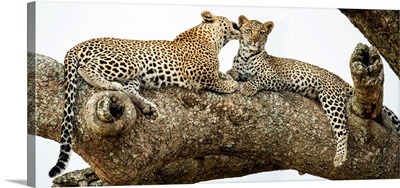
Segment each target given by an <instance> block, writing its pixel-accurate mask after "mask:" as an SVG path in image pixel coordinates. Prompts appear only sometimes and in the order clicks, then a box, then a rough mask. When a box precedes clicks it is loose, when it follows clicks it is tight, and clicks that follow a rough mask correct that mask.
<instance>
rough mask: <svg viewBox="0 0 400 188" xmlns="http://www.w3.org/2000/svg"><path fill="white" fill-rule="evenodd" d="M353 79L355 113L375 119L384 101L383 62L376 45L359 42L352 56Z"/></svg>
mask: <svg viewBox="0 0 400 188" xmlns="http://www.w3.org/2000/svg"><path fill="white" fill-rule="evenodd" d="M350 71H351V77H352V79H353V87H354V97H353V98H352V103H351V107H352V110H353V113H354V114H356V115H358V116H360V117H361V118H364V119H375V118H376V117H378V115H379V114H380V113H381V110H382V103H383V81H384V75H383V64H382V62H381V58H380V56H379V54H378V51H377V50H376V48H375V47H373V46H372V47H371V48H368V46H367V45H365V44H361V43H359V44H357V46H356V48H355V49H354V52H353V54H351V58H350Z"/></svg>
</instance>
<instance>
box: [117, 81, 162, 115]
mask: <svg viewBox="0 0 400 188" xmlns="http://www.w3.org/2000/svg"><path fill="white" fill-rule="evenodd" d="M122 85H123V87H124V92H125V94H126V95H128V96H129V98H130V99H131V100H132V102H133V104H135V105H136V106H137V107H138V108H139V109H140V110H141V111H142V113H143V114H144V115H145V117H146V118H147V119H155V118H156V117H158V115H159V112H158V110H157V107H156V105H155V104H154V103H152V102H150V101H149V100H147V99H146V98H144V97H142V96H141V95H140V94H139V92H138V91H139V86H140V80H138V79H133V80H128V81H125V82H123V83H122Z"/></svg>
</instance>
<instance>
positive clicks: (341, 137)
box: [317, 88, 348, 167]
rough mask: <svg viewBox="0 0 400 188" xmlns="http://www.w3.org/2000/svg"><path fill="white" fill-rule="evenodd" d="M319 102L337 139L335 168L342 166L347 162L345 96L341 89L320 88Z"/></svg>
mask: <svg viewBox="0 0 400 188" xmlns="http://www.w3.org/2000/svg"><path fill="white" fill-rule="evenodd" d="M317 97H318V100H319V101H320V102H321V104H322V108H323V109H324V111H325V114H326V116H327V117H328V119H329V122H330V124H331V126H332V131H333V132H334V133H335V139H336V144H337V145H336V155H335V158H334V160H333V164H334V166H335V167H338V166H341V165H342V164H343V163H344V161H346V156H347V140H348V127H347V125H346V112H345V102H346V98H345V94H344V92H341V90H340V88H329V89H324V88H318V89H317Z"/></svg>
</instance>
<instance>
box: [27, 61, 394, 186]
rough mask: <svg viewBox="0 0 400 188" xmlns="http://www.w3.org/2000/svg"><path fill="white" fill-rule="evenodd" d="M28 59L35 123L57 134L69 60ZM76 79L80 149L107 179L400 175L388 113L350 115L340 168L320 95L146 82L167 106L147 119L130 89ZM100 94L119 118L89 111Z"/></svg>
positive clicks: (32, 126)
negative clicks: (130, 98)
mask: <svg viewBox="0 0 400 188" xmlns="http://www.w3.org/2000/svg"><path fill="white" fill-rule="evenodd" d="M35 61H36V62H35ZM28 63H29V66H31V67H36V69H33V70H32V69H30V70H28V71H29V73H28V76H30V77H32V75H33V76H34V75H36V76H34V77H33V78H29V77H28V80H30V81H32V80H34V81H35V83H30V88H35V90H34V91H29V92H36V95H35V94H34V93H32V95H33V96H35V97H34V99H33V100H30V101H31V102H29V103H28V104H29V105H30V106H28V109H35V110H36V111H35V113H34V114H31V118H29V124H28V125H29V127H28V132H29V134H33V135H38V136H41V137H44V138H49V139H52V140H55V141H59V139H60V130H61V119H62V104H63V102H62V100H63V94H62V81H63V71H62V70H63V64H60V63H57V62H56V61H55V60H53V59H51V58H48V57H45V56H42V55H37V56H36V57H35V54H28ZM35 63H36V64H35ZM35 71H36V74H35ZM78 78H79V79H78V91H79V92H78V95H77V105H76V112H77V113H76V114H77V115H76V123H75V125H76V126H75V127H74V130H73V150H74V151H75V152H76V153H77V154H79V155H80V156H81V157H82V158H83V159H84V160H85V161H86V162H87V163H88V164H89V165H90V166H91V169H92V170H93V171H94V172H95V173H96V175H97V176H98V177H99V178H100V179H101V180H102V182H106V183H107V184H109V185H132V184H171V183H174V184H175V183H195V182H199V181H205V180H211V179H217V178H225V177H238V176H243V175H247V174H252V173H257V172H263V171H273V170H281V169H295V170H298V171H299V172H301V173H309V174H312V175H316V176H320V177H323V178H327V179H333V180H337V179H386V178H390V179H393V178H400V174H399V171H400V157H399V148H400V147H399V146H400V145H399V144H400V139H399V137H398V136H397V134H396V131H395V129H394V127H393V125H391V121H390V120H389V119H388V118H387V117H386V116H383V117H382V118H380V119H382V121H381V122H376V121H373V120H364V119H361V118H359V117H358V116H356V115H354V114H350V116H349V118H348V125H349V129H350V130H349V131H350V136H349V147H348V150H349V153H348V157H347V161H346V162H345V163H344V165H343V166H341V167H338V168H334V167H333V157H334V155H335V149H336V144H335V141H334V135H333V132H332V131H331V128H330V125H329V123H328V120H327V118H326V117H325V114H324V112H323V110H322V108H321V107H320V106H319V104H318V103H316V102H315V101H313V100H310V99H307V98H304V97H302V96H300V95H297V94H293V93H290V92H280V93H277V92H268V91H262V92H259V93H258V94H257V95H256V96H254V97H245V96H242V95H240V94H239V93H234V94H217V93H214V92H210V91H190V90H186V89H181V88H177V87H171V88H166V89H162V90H158V91H157V90H144V91H142V93H143V95H144V96H145V97H146V98H148V99H150V100H151V101H153V102H154V103H156V105H157V106H158V109H159V112H160V113H161V116H160V117H158V118H157V119H155V120H148V119H146V118H145V117H144V116H143V115H142V114H141V113H140V112H139V111H138V110H135V109H132V108H131V107H130V105H131V103H129V102H123V101H124V100H125V99H124V98H126V96H125V95H123V94H121V93H118V92H115V91H101V90H99V89H96V88H94V87H92V86H89V85H87V84H86V83H85V82H84V81H83V80H82V79H81V78H80V77H78ZM94 94H96V95H99V99H100V100H99V101H100V103H102V104H99V101H97V102H95V103H97V104H99V105H98V106H99V107H97V110H98V111H100V112H99V113H100V114H106V115H105V116H104V117H109V115H107V113H103V112H101V111H102V110H104V109H110V113H109V114H111V116H112V117H113V118H111V119H112V120H111V121H109V122H108V123H107V124H103V125H101V126H99V125H97V124H92V123H90V122H91V120H90V118H89V120H88V118H87V117H85V116H91V115H88V114H87V113H88V112H86V109H88V108H87V106H90V104H89V103H92V102H90V101H92V100H93V99H94V98H95V96H93V95H94ZM107 96H111V97H107ZM94 100H96V99H94ZM104 103H109V104H104ZM32 105H33V106H32ZM106 111H107V110H106ZM128 111H129V112H128ZM125 113H134V114H136V116H135V115H132V116H129V117H127V116H124V114H125ZM93 116H94V115H93ZM101 117H102V116H101ZM93 118H94V119H96V117H93ZM93 118H92V119H93ZM125 118H128V119H125ZM129 118H131V119H129ZM105 119H108V118H105ZM118 122H119V123H118ZM132 122H134V123H132ZM54 160H56V158H55V159H54ZM72 160H74V159H72ZM67 171H68V168H67ZM67 185H69V184H67ZM69 186H70V185H69Z"/></svg>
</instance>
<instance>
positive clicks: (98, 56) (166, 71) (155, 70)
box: [49, 10, 240, 177]
mask: <svg viewBox="0 0 400 188" xmlns="http://www.w3.org/2000/svg"><path fill="white" fill-rule="evenodd" d="M201 17H202V21H201V23H200V24H198V25H196V26H194V27H192V28H190V29H188V30H186V31H184V32H182V33H180V34H179V35H177V36H176V37H175V39H174V40H172V41H170V40H131V39H120V38H113V37H103V38H94V39H90V40H87V41H84V42H81V43H79V44H77V45H76V46H74V47H73V48H71V49H70V50H69V51H68V52H67V53H66V55H65V58H64V77H65V81H64V90H65V91H64V108H63V114H64V116H63V119H62V123H61V126H62V127H61V129H62V132H61V141H60V152H59V157H58V160H57V163H56V165H55V166H54V167H52V168H51V170H50V171H49V176H50V177H55V176H57V175H59V174H61V173H62V172H63V171H64V170H65V169H66V166H67V164H68V162H69V160H70V155H71V149H72V130H73V128H74V125H73V120H74V118H75V116H74V106H75V103H76V102H75V101H76V92H77V79H78V75H79V76H80V77H82V78H83V80H84V81H86V82H87V83H89V85H92V86H94V87H96V88H100V89H103V90H115V91H121V92H123V93H125V94H126V95H127V96H128V97H129V98H130V99H131V101H132V103H133V104H134V105H135V106H136V107H137V108H138V109H139V110H140V111H141V113H142V114H143V115H144V116H145V118H147V119H150V120H152V119H156V118H157V117H158V116H159V112H158V109H157V106H156V105H155V104H154V103H153V102H151V101H150V100H148V99H146V98H144V97H143V96H142V95H141V94H140V93H139V91H140V89H143V88H144V89H160V88H165V87H168V86H177V87H182V88H187V89H192V90H210V91H214V92H217V93H222V94H223V93H233V92H235V91H236V90H237V89H238V87H239V85H238V83H237V82H236V81H235V80H233V79H226V78H229V77H227V76H226V75H225V73H222V72H221V71H219V60H218V54H219V52H220V50H221V49H222V47H224V46H225V45H226V44H227V43H228V42H229V41H231V40H237V39H239V37H240V31H239V28H238V25H237V24H236V23H235V22H233V21H230V20H229V19H228V18H226V17H224V16H218V15H215V14H213V13H211V12H210V11H208V10H204V11H202V12H201Z"/></svg>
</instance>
